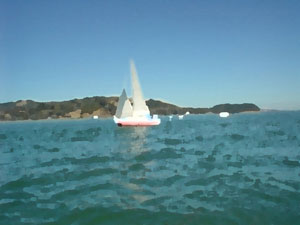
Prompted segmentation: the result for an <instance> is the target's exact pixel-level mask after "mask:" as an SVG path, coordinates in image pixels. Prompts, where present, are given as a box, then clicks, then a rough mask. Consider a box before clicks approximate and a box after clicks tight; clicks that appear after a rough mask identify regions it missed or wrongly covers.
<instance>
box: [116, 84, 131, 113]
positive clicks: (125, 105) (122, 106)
mask: <svg viewBox="0 0 300 225" xmlns="http://www.w3.org/2000/svg"><path fill="white" fill-rule="evenodd" d="M115 116H116V117H118V118H125V117H131V116H132V106H131V103H130V101H129V99H128V98H127V94H126V91H125V89H123V91H122V94H121V96H120V98H119V102H118V106H117V112H116V115H115Z"/></svg>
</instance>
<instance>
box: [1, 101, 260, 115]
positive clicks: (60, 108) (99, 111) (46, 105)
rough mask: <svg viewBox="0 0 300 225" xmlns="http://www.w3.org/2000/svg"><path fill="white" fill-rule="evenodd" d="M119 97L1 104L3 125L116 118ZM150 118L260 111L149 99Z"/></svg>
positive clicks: (244, 106)
mask: <svg viewBox="0 0 300 225" xmlns="http://www.w3.org/2000/svg"><path fill="white" fill-rule="evenodd" d="M118 99H119V98H118V97H104V96H94V97H86V98H83V99H72V100H68V101H51V102H37V101H33V100H19V101H16V102H7V103H0V121H15V120H39V119H64V118H74V119H78V118H88V117H92V116H99V117H111V116H113V115H114V114H115V112H116V108H117V104H118ZM146 104H147V105H148V107H149V109H150V112H151V114H158V115H171V114H173V115H176V114H185V113H186V112H190V113H191V114H204V113H220V112H224V111H225V112H229V113H240V112H248V111H252V112H257V111H260V108H259V107H258V106H256V105H255V104H253V103H243V104H229V103H226V104H219V105H215V106H213V107H211V108H193V107H179V106H177V105H174V104H169V103H166V102H163V101H159V100H154V99H149V100H147V101H146Z"/></svg>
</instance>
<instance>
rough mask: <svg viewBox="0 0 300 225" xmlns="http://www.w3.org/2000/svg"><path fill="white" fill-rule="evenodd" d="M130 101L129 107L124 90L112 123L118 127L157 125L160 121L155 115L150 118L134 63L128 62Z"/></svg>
mask: <svg viewBox="0 0 300 225" xmlns="http://www.w3.org/2000/svg"><path fill="white" fill-rule="evenodd" d="M130 69H131V84H132V91H133V96H132V101H133V105H131V103H130V101H129V99H128V97H127V94H126V91H125V89H123V91H122V94H121V96H120V98H119V102H118V106H117V111H116V114H115V115H114V121H115V123H116V124H117V125H118V126H153V125H159V124H160V119H159V118H158V116H157V115H153V117H151V115H150V111H149V108H148V106H147V105H146V102H145V100H144V97H143V93H142V89H141V86H140V83H139V80H138V75H137V71H136V68H135V65H134V62H133V61H132V60H131V61H130Z"/></svg>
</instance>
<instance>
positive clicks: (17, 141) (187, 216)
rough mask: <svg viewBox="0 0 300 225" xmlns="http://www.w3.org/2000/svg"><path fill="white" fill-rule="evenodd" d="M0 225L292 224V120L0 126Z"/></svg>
mask: <svg viewBox="0 0 300 225" xmlns="http://www.w3.org/2000/svg"><path fill="white" fill-rule="evenodd" d="M0 224H1V225H2V224H3V225H17V224H62V225H63V224H74V225H75V224H76V225H77V224H112V225H115V224H122V225H126V224H128V225H129V224H130V225H132V224H149V225H150V224H151V225H155V224H162V225H167V224H178V225H182V224H220V225H226V224H228V225H229V224H230V225H234V224H239V225H240V224H249V225H250V224H254V225H258V224H263V225H267V224H273V225H275V224H278V225H284V224H286V225H294V224H300V112H299V111H298V112H297V111H295V112H260V113H242V114H234V115H231V116H230V117H228V118H220V117H218V115H214V114H206V115H189V116H185V117H184V119H183V120H179V119H178V118H177V117H174V118H173V120H172V121H169V118H168V117H162V123H161V125H160V126H155V127H117V126H116V125H115V124H114V123H113V120H112V119H99V120H92V119H82V120H45V121H24V122H2V123H0Z"/></svg>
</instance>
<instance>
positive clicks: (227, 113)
mask: <svg viewBox="0 0 300 225" xmlns="http://www.w3.org/2000/svg"><path fill="white" fill-rule="evenodd" d="M219 116H220V117H223V118H226V117H228V116H229V112H220V113H219Z"/></svg>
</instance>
